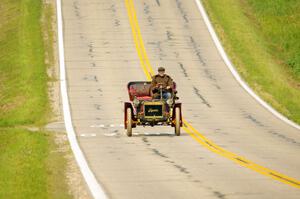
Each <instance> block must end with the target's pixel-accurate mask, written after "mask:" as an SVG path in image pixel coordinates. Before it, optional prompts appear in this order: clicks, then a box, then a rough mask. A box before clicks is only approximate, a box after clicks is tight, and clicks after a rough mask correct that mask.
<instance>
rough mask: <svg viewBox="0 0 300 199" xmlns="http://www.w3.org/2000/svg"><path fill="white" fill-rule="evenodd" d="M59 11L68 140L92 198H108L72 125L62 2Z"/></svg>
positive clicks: (57, 2)
mask: <svg viewBox="0 0 300 199" xmlns="http://www.w3.org/2000/svg"><path fill="white" fill-rule="evenodd" d="M56 9H57V29H58V47H59V49H58V50H59V66H60V90H61V96H62V105H63V114H64V121H65V127H66V131H67V135H68V139H69V142H70V145H71V149H72V151H73V153H74V156H75V159H76V162H77V164H78V166H79V168H80V171H81V173H82V175H83V177H84V179H85V181H86V183H87V185H88V187H89V190H90V192H91V194H92V196H93V197H94V198H95V199H105V198H107V196H106V194H105V192H104V190H103V188H102V187H101V186H100V184H99V183H98V182H97V179H96V178H95V176H94V174H93V172H92V171H91V169H90V168H89V166H88V164H87V161H86V159H85V157H84V154H83V152H82V151H81V149H80V146H79V144H78V142H77V138H76V134H75V131H74V128H73V124H72V118H71V113H70V106H69V99H68V93H67V91H68V90H67V81H66V68H65V55H64V39H63V19H62V6H61V0H56Z"/></svg>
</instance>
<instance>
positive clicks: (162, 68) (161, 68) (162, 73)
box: [158, 67, 165, 76]
mask: <svg viewBox="0 0 300 199" xmlns="http://www.w3.org/2000/svg"><path fill="white" fill-rule="evenodd" d="M158 74H159V75H160V76H164V74H165V68H164V67H159V68H158Z"/></svg>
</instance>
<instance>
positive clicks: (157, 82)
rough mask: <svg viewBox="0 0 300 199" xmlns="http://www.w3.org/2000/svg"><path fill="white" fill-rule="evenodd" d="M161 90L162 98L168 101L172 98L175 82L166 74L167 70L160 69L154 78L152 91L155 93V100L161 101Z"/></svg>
mask: <svg viewBox="0 0 300 199" xmlns="http://www.w3.org/2000/svg"><path fill="white" fill-rule="evenodd" d="M160 88H161V89H162V98H163V99H164V100H168V99H170V98H171V96H172V88H173V80H172V78H171V77H170V76H169V75H167V74H165V68H164V67H159V68H158V74H157V75H154V76H153V77H152V83H151V91H152V93H153V98H154V99H159V98H160V97H161V96H160Z"/></svg>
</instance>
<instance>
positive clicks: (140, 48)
mask: <svg viewBox="0 0 300 199" xmlns="http://www.w3.org/2000/svg"><path fill="white" fill-rule="evenodd" d="M125 5H126V8H127V12H128V17H129V22H130V26H131V29H132V36H133V39H134V43H135V47H136V50H137V54H138V56H139V59H140V63H141V67H142V69H143V71H144V73H145V75H146V77H147V80H151V77H152V76H153V75H154V72H153V68H152V66H151V64H150V61H149V58H148V56H147V53H146V49H145V46H144V42H143V38H142V35H141V30H140V27H139V24H138V20H137V17H136V11H135V8H134V3H133V0H125ZM183 129H184V130H185V131H186V132H187V133H188V134H189V135H190V136H191V137H192V138H193V139H194V140H196V141H197V142H198V143H200V144H201V145H202V146H204V147H205V148H207V149H208V150H210V151H212V152H214V153H216V154H218V155H220V156H223V157H225V158H227V159H229V160H232V161H233V162H235V163H237V164H239V165H241V166H243V167H246V168H248V169H251V170H253V171H256V172H258V173H260V174H262V175H265V176H268V177H271V178H272V179H275V180H277V181H280V182H283V183H285V184H288V185H290V186H293V187H296V188H300V181H299V180H296V179H293V178H291V177H289V176H286V175H284V174H281V173H279V172H277V171H274V170H271V169H268V168H266V167H263V166H260V165H258V164H255V163H254V162H251V161H250V160H247V159H246V158H244V157H241V156H239V155H237V154H234V153H232V152H230V151H227V150H225V149H223V148H222V147H220V146H218V145H217V144H215V143H214V142H212V141H210V140H209V139H207V138H206V137H205V136H204V135H202V134H201V133H200V132H199V131H197V130H196V129H195V128H194V127H193V126H192V125H191V124H189V123H188V122H187V121H186V120H183Z"/></svg>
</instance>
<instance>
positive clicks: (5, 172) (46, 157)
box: [0, 128, 70, 199]
mask: <svg viewBox="0 0 300 199" xmlns="http://www.w3.org/2000/svg"><path fill="white" fill-rule="evenodd" d="M0 140H1V142H0V151H1V153H0V162H1V164H0V171H1V172H0V179H1V180H0V187H1V189H0V198H11V199H13V198H51V199H52V198H61V199H63V198H70V195H69V194H68V192H66V190H65V189H64V188H65V187H66V185H65V182H64V180H62V178H61V177H62V176H63V175H64V170H62V169H60V167H62V168H64V167H65V164H66V160H65V159H64V157H63V156H62V152H60V151H57V146H56V144H55V143H54V141H53V140H54V137H53V135H52V134H50V133H45V132H39V131H38V132H34V133H33V132H31V131H28V130H24V129H18V128H11V129H1V133H0Z"/></svg>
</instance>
